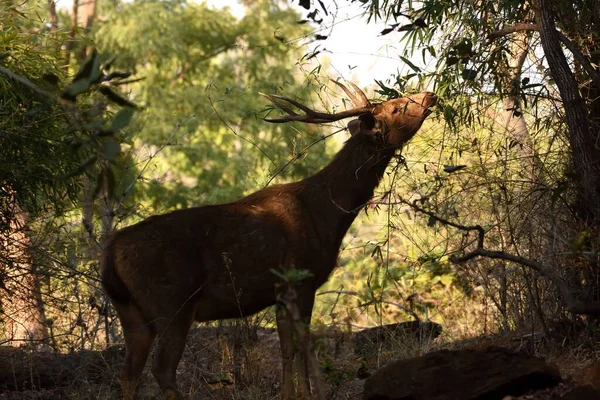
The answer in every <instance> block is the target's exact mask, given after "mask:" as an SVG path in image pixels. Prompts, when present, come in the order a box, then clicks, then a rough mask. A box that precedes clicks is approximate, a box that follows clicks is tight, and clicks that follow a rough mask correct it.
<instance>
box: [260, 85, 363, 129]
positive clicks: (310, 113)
mask: <svg viewBox="0 0 600 400" xmlns="http://www.w3.org/2000/svg"><path fill="white" fill-rule="evenodd" d="M259 94H260V95H261V96H264V97H266V98H267V99H269V101H270V102H271V103H273V104H274V105H275V106H276V107H277V108H279V109H281V110H283V111H285V112H286V113H287V114H288V115H286V116H283V117H281V118H265V121H267V122H272V123H284V122H292V121H297V122H306V123H311V124H321V123H327V122H334V121H339V120H340V119H344V118H348V117H355V116H357V115H360V114H364V113H368V112H371V111H372V109H373V106H372V105H371V104H370V103H368V105H364V106H362V107H355V108H353V109H351V110H347V111H342V112H339V113H335V114H328V113H324V112H319V111H315V110H313V109H311V108H309V107H307V106H305V105H304V104H302V103H300V102H298V101H296V100H294V99H290V98H289V97H284V96H279V95H276V94H265V93H260V92H259ZM282 102H288V103H290V104H291V105H293V106H295V107H298V108H299V109H300V110H302V111H304V112H305V114H304V115H301V114H297V113H295V112H294V111H293V110H292V109H291V108H290V107H289V106H287V105H285V104H283V103H282Z"/></svg>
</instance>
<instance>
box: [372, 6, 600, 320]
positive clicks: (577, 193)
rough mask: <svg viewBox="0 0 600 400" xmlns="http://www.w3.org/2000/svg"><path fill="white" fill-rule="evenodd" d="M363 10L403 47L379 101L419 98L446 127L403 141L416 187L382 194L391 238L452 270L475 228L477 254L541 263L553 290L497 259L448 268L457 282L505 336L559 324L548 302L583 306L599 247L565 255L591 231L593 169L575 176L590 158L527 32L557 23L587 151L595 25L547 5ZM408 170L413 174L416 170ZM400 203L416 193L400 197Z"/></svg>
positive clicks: (591, 293)
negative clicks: (489, 306)
mask: <svg viewBox="0 0 600 400" xmlns="http://www.w3.org/2000/svg"><path fill="white" fill-rule="evenodd" d="M361 2H362V3H363V4H364V7H365V10H366V11H367V13H369V16H370V18H373V19H380V18H382V19H384V20H386V21H388V23H389V28H387V29H385V30H384V31H383V32H382V33H381V34H382V35H398V37H399V39H400V40H401V41H402V43H403V44H405V50H404V51H403V52H400V54H399V55H398V56H399V58H400V59H401V60H402V61H403V62H404V63H405V65H406V68H405V71H406V72H405V73H404V74H399V75H398V76H396V77H394V79H392V80H391V81H392V84H390V83H387V82H386V83H382V84H380V86H381V87H382V92H384V94H387V95H389V94H393V93H391V92H390V91H389V90H388V89H389V86H393V87H397V88H399V89H400V91H404V90H407V89H408V88H410V87H414V86H419V87H429V88H431V89H433V90H434V91H435V92H436V93H437V94H439V95H440V96H442V99H441V101H440V114H442V115H443V117H444V119H445V122H446V123H447V125H446V127H445V128H444V130H443V131H438V134H437V135H435V134H434V135H428V137H427V138H425V136H424V135H419V137H418V138H416V140H415V141H413V144H412V145H411V148H410V150H409V152H408V153H406V154H405V156H406V158H407V159H408V160H409V161H408V164H409V167H411V168H410V170H411V171H412V174H413V176H411V177H409V178H405V179H403V181H404V182H397V185H396V186H395V190H393V191H392V193H391V194H390V193H388V192H385V191H384V199H385V200H387V203H389V204H392V205H394V204H395V205H397V207H395V208H393V209H392V210H391V211H390V212H389V215H390V219H389V222H388V223H389V225H390V226H391V228H392V229H391V230H392V231H393V232H394V233H393V234H392V235H402V236H410V240H413V241H414V243H415V245H416V246H419V247H421V248H422V249H423V250H422V251H423V252H424V253H426V254H427V253H430V252H431V251H434V250H435V251H441V252H442V253H441V254H443V255H445V256H452V255H455V258H454V259H458V257H456V255H457V254H461V252H462V251H467V252H468V251H469V250H472V249H474V248H475V246H476V245H477V238H476V237H475V235H473V234H472V233H471V234H470V233H469V232H473V231H474V230H468V229H465V227H472V226H474V225H481V227H482V228H483V232H485V237H486V242H485V244H486V247H488V248H490V249H494V250H496V249H497V250H498V251H499V252H500V253H501V254H500V255H501V256H502V257H505V256H506V255H507V254H513V255H518V256H520V257H522V258H525V259H529V260H538V261H539V262H541V263H542V264H543V265H544V266H545V268H546V270H545V272H544V276H545V277H546V278H549V277H550V278H551V279H552V282H553V283H550V281H549V280H546V279H539V277H538V276H537V275H536V274H535V273H532V271H531V270H529V269H527V268H524V267H522V266H520V265H518V264H513V263H511V262H507V261H506V260H502V259H495V260H486V259H483V260H480V261H478V262H477V263H473V264H470V265H469V267H468V268H463V267H462V266H461V265H457V267H456V268H457V273H458V276H461V280H463V281H464V280H468V281H470V282H471V284H470V285H471V286H473V287H482V288H483V289H484V290H485V293H486V295H487V296H488V298H489V299H490V300H491V302H492V303H493V304H494V306H495V308H496V310H497V312H498V314H497V315H496V316H497V318H498V321H497V322H498V325H499V326H500V327H501V328H503V329H509V328H514V327H519V326H523V325H527V324H540V325H541V326H542V327H543V328H544V329H547V325H548V323H547V321H546V319H547V318H548V319H557V318H561V317H562V315H563V314H561V312H565V311H566V309H569V308H571V305H570V304H568V302H565V303H561V301H560V300H559V301H558V302H557V299H560V298H561V297H562V296H563V295H564V294H565V290H566V291H567V292H569V291H570V292H572V293H577V294H578V295H581V296H582V297H581V300H582V301H583V302H584V304H588V305H589V304H593V303H594V302H595V301H596V299H597V293H598V288H597V285H596V284H593V283H592V282H595V281H597V279H596V277H597V275H598V269H597V265H596V262H595V261H594V260H595V257H596V254H597V250H596V249H597V248H598V246H597V239H596V234H595V233H594V234H593V236H594V237H595V239H593V240H591V241H590V240H588V241H585V242H586V244H585V245H583V246H579V245H577V246H574V245H573V243H576V242H577V243H580V242H581V241H580V240H579V239H578V238H581V237H582V234H583V233H584V232H597V223H595V222H594V221H595V218H596V217H594V215H593V211H592V212H591V213H590V212H589V211H588V210H589V209H591V208H592V209H593V206H592V207H591V208H590V207H589V206H588V205H589V204H594V203H595V201H593V200H592V199H593V198H594V197H593V196H594V193H595V191H596V192H597V190H598V188H596V187H595V186H593V185H594V184H586V183H582V182H587V181H586V180H585V174H586V173H588V171H592V170H591V169H589V168H588V169H587V170H586V169H585V166H584V167H583V168H582V167H578V165H580V164H581V160H583V159H588V158H589V159H596V158H597V156H598V155H597V150H596V147H595V146H594V145H589V146H581V145H579V144H578V143H579V142H578V140H579V139H578V136H577V133H576V131H574V130H573V126H572V125H569V126H567V124H566V123H565V122H566V121H569V118H570V114H569V113H570V112H571V110H570V109H567V106H570V103H565V108H564V109H563V103H562V102H561V99H560V97H561V96H563V95H564V90H563V89H562V88H560V87H558V86H557V85H556V81H555V79H553V77H552V76H551V71H550V68H549V65H548V64H547V62H546V58H544V56H545V55H546V56H549V54H544V52H545V51H546V47H545V46H546V44H544V46H542V42H541V40H540V36H539V34H538V33H537V31H538V30H540V29H542V28H541V24H540V20H541V17H540V15H542V12H546V11H547V12H549V13H550V14H552V13H554V14H552V15H555V16H556V22H555V23H556V25H557V26H558V27H560V28H561V31H562V32H564V36H562V37H559V40H560V41H561V43H562V44H564V45H565V46H566V47H568V49H569V51H570V55H569V57H567V58H566V59H567V60H568V61H569V62H570V68H571V71H572V74H573V76H574V78H575V80H576V83H577V85H578V87H575V88H571V89H572V92H574V93H578V92H580V93H582V96H583V101H582V102H580V103H577V104H578V105H579V106H581V107H583V108H584V109H585V112H586V113H587V118H588V121H585V123H588V122H589V123H590V127H591V128H590V132H589V135H590V136H591V137H587V138H583V141H585V140H591V141H596V140H597V139H596V138H597V135H598V130H597V126H598V123H597V121H598V118H599V114H598V106H599V105H598V101H596V100H595V99H596V98H597V93H598V87H597V85H596V83H595V82H594V79H597V76H598V75H597V74H598V69H597V68H596V67H591V66H590V64H589V63H591V65H594V63H595V65H597V59H598V55H597V50H598V43H599V42H598V37H597V31H598V30H597V27H598V24H599V22H600V21H599V19H598V18H599V17H598V14H597V10H596V9H594V4H592V2H588V1H577V2H553V3H552V6H553V10H549V7H550V5H549V4H550V2H533V3H535V7H534V6H533V4H532V2H515V1H510V0H507V1H502V2H489V1H484V2H471V3H468V4H463V5H461V6H458V5H457V4H456V3H454V2H448V1H444V0H425V1H419V2H416V1H414V2H413V1H400V2H390V1H386V0H383V1H376V0H373V1H361ZM540 4H541V5H540ZM540 10H541V11H540ZM579 19H581V23H573V21H575V20H579ZM536 22H537V25H536ZM552 29H554V28H552ZM550 55H552V56H558V54H550ZM571 55H572V57H571ZM594 68H595V70H594ZM388 82H389V81H388ZM568 96H571V95H568ZM569 98H570V97H569ZM580 122H581V123H582V124H583V123H584V121H581V119H580ZM573 125H575V124H573ZM440 129H441V128H440ZM417 148H418V149H417ZM411 158H414V159H418V160H419V161H418V162H416V163H414V164H413V163H411V162H410V159H411ZM415 166H419V168H414V167H415ZM421 167H422V170H421ZM592 175H594V174H593V173H592ZM407 191H408V192H409V193H418V194H417V195H415V196H413V197H412V198H410V196H409V195H408V194H407ZM590 194H591V197H590ZM582 198H586V199H587V200H581V199H582ZM582 201H583V202H585V203H587V204H588V205H582V204H581V202H582ZM407 209H408V210H409V211H407ZM407 212H408V213H410V214H412V213H414V215H415V217H416V218H417V219H418V220H420V222H419V224H418V225H419V228H418V230H416V231H412V230H411V233H410V234H408V233H407V232H406V231H405V228H406V224H405V223H403V222H402V219H404V218H405V217H406V213H407ZM423 229H428V230H429V232H430V233H431V235H433V234H435V235H436V236H440V235H441V237H440V239H438V240H437V244H433V243H431V242H430V243H427V242H428V241H429V239H428V238H427V237H423V233H422V232H423ZM584 236H585V235H584ZM583 253H585V254H586V256H582V254H583ZM513 258H514V257H513ZM538 272H539V271H538ZM574 276H578V277H579V278H574ZM556 282H563V283H562V284H559V285H556V284H555V283H556ZM561 286H562V287H561ZM566 287H568V288H569V289H565V288H566ZM557 290H560V291H561V295H560V296H559V295H557ZM584 292H585V293H587V294H585V295H584V294H583V293H584ZM565 306H566V307H565ZM557 309H560V310H561V312H559V313H557V311H556V310H557ZM571 309H572V308H571Z"/></svg>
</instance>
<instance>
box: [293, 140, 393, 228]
mask: <svg viewBox="0 0 600 400" xmlns="http://www.w3.org/2000/svg"><path fill="white" fill-rule="evenodd" d="M394 151H395V150H394V149H392V148H389V147H388V148H385V147H384V146H382V145H381V144H379V143H375V142H374V141H373V140H372V139H371V138H369V137H367V136H366V135H363V134H357V135H354V136H353V137H351V138H350V139H349V140H348V141H347V142H346V144H345V145H344V147H343V148H342V150H340V151H339V152H338V154H337V155H336V156H335V158H334V159H333V160H332V161H331V163H329V165H327V166H326V167H325V168H323V169H322V170H321V171H319V172H317V173H316V174H315V175H313V176H312V177H310V178H308V179H306V180H305V181H304V182H305V183H306V184H307V188H312V192H313V196H311V197H313V199H314V201H318V202H319V203H320V205H321V206H320V207H318V208H317V209H320V210H322V211H323V212H324V213H328V214H329V216H332V215H336V216H338V217H339V218H340V221H343V225H347V226H346V227H345V229H348V228H349V227H350V224H351V223H352V221H353V220H354V218H355V217H356V215H357V214H358V212H359V211H360V210H361V209H362V208H363V207H364V206H365V205H366V203H367V202H368V201H369V200H370V199H371V197H372V196H373V193H374V191H375V188H376V187H377V185H378V184H379V181H380V180H381V178H382V177H383V174H384V172H385V169H386V167H387V166H388V164H389V162H390V160H391V159H392V157H393V155H394ZM309 190H310V189H309Z"/></svg>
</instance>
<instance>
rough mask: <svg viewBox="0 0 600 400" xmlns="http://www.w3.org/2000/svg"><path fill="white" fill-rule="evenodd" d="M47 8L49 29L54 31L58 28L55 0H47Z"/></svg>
mask: <svg viewBox="0 0 600 400" xmlns="http://www.w3.org/2000/svg"><path fill="white" fill-rule="evenodd" d="M48 8H49V11H50V30H51V31H52V32H55V31H56V29H57V28H58V16H57V15H56V2H55V1H54V0H48Z"/></svg>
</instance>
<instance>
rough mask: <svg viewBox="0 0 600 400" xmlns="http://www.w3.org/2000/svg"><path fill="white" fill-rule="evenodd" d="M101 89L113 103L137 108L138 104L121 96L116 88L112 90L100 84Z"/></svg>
mask: <svg viewBox="0 0 600 400" xmlns="http://www.w3.org/2000/svg"><path fill="white" fill-rule="evenodd" d="M99 90H100V93H102V94H103V95H105V96H106V98H108V99H109V100H110V101H112V102H113V103H116V104H118V105H120V106H123V107H131V108H136V105H135V104H134V103H132V102H131V101H129V100H127V99H126V98H125V97H123V96H121V95H120V94H117V93H116V92H115V91H114V90H112V89H111V88H109V87H108V86H100V89H99Z"/></svg>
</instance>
